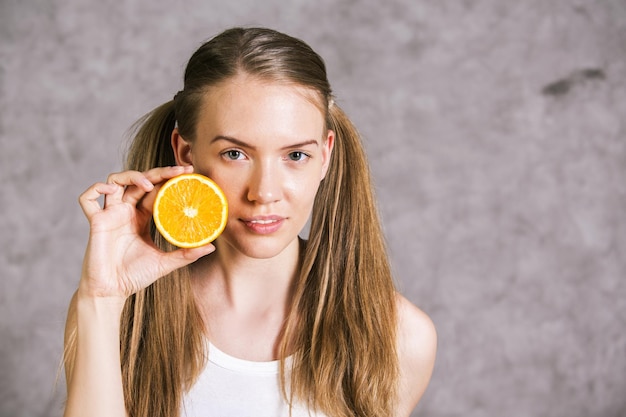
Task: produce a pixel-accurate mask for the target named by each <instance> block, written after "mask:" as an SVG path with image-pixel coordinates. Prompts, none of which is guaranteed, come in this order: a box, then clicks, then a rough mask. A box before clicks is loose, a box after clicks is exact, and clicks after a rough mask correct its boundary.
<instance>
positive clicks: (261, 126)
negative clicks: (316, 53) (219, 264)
mask: <svg viewBox="0 0 626 417" xmlns="http://www.w3.org/2000/svg"><path fill="white" fill-rule="evenodd" d="M313 97H314V96H313V94H312V93H311V92H310V91H309V90H306V89H303V88H301V87H297V86H293V85H286V84H280V83H271V82H264V81H261V80H258V79H256V78H253V77H248V76H236V77H234V78H232V79H230V80H227V81H226V82H224V83H221V84H219V85H218V86H216V87H213V88H211V89H210V90H209V91H208V92H207V93H206V96H205V97H204V102H203V106H202V108H201V110H200V115H199V120H198V126H197V129H196V138H195V139H194V141H193V142H192V143H187V142H185V141H184V140H182V138H178V140H177V139H176V132H174V135H173V144H174V148H175V152H176V154H177V159H178V163H179V164H192V165H193V167H194V171H195V172H198V173H200V174H204V175H206V176H208V177H209V178H211V179H213V180H214V181H215V182H216V183H217V184H218V185H219V186H220V187H221V188H222V189H223V190H224V193H225V194H226V197H227V199H228V203H229V218H228V224H227V225H226V229H225V230H224V232H223V233H222V235H221V236H220V238H218V241H217V245H218V249H219V247H220V246H221V245H224V244H226V245H229V246H231V247H232V248H233V249H235V250H236V251H238V252H241V253H243V254H245V255H247V256H250V257H254V258H270V257H272V256H275V255H277V254H279V253H280V252H281V251H282V250H283V249H285V248H286V247H287V246H288V245H290V244H297V237H298V234H299V233H300V231H301V230H302V229H303V228H304V226H305V224H306V221H307V219H308V217H309V214H310V212H311V209H312V206H313V200H314V197H315V194H316V192H317V189H318V187H319V185H320V181H321V180H322V179H323V178H324V176H325V174H326V170H327V168H328V163H329V160H330V155H331V151H332V147H333V141H334V133H333V132H332V131H328V130H327V129H326V125H325V118H324V114H323V113H322V111H321V110H320V108H319V107H318V106H316V105H315V104H314V102H313V101H312V99H313Z"/></svg>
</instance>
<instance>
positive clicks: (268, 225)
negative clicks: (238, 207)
mask: <svg viewBox="0 0 626 417" xmlns="http://www.w3.org/2000/svg"><path fill="white" fill-rule="evenodd" d="M240 220H241V221H242V222H243V224H244V225H246V227H247V228H248V229H249V230H250V231H252V232H254V233H257V234H260V235H267V234H271V233H274V232H276V231H278V230H279V229H280V227H281V226H282V225H283V223H284V222H285V217H282V216H277V215H271V216H255V217H251V218H247V219H240Z"/></svg>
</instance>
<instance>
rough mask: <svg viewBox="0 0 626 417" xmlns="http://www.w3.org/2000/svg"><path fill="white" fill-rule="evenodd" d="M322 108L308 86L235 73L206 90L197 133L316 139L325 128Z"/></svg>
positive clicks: (241, 137) (200, 134)
mask: <svg viewBox="0 0 626 417" xmlns="http://www.w3.org/2000/svg"><path fill="white" fill-rule="evenodd" d="M323 108H324V106H323V104H322V100H321V98H320V96H319V94H318V93H317V92H315V91H314V90H312V89H310V88H305V87H302V86H299V85H295V84H291V83H285V82H276V81H266V80H261V79H259V78H257V77H251V76H247V75H237V76H235V77H232V78H229V79H227V80H225V81H223V82H222V83H220V84H218V85H216V86H213V87H210V88H209V89H207V90H206V92H205V94H204V97H203V99H202V106H201V109H200V114H199V119H198V126H197V133H198V135H199V136H200V137H202V136H206V135H229V136H233V137H239V138H240V139H246V140H250V139H252V138H254V137H258V136H264V135H270V136H274V137H276V138H293V137H294V136H295V137H297V138H298V139H302V138H305V137H306V138H307V139H311V138H315V139H317V138H318V137H320V136H321V135H322V134H323V133H324V132H325V129H326V126H325V111H324V110H323Z"/></svg>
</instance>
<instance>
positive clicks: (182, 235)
mask: <svg viewBox="0 0 626 417" xmlns="http://www.w3.org/2000/svg"><path fill="white" fill-rule="evenodd" d="M152 217H153V218H154V224H155V225H156V228H157V229H158V231H159V232H160V233H161V235H162V236H163V237H164V238H165V240H167V241H168V242H170V243H171V244H172V245H176V246H178V247H180V248H195V247H198V246H202V245H206V244H208V243H210V242H212V241H214V240H215V239H216V238H217V237H218V236H219V235H220V234H221V233H222V231H223V230H224V227H226V219H227V217H228V203H227V202H226V196H225V195H224V192H223V191H222V190H221V189H220V188H219V187H218V185H217V184H216V183H215V182H213V181H212V180H210V179H209V178H207V177H205V176H204V175H200V174H183V175H179V176H177V177H174V178H171V179H170V180H168V181H167V182H166V183H165V184H163V186H162V187H161V189H160V190H159V191H158V193H157V196H156V200H155V201H154V211H153V214H152Z"/></svg>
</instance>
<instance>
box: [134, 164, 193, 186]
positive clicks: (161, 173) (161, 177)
mask: <svg viewBox="0 0 626 417" xmlns="http://www.w3.org/2000/svg"><path fill="white" fill-rule="evenodd" d="M191 172H193V167H192V166H191V165H188V166H180V165H176V166H171V167H161V168H153V169H151V170H149V171H146V172H145V173H144V174H145V176H146V178H147V179H148V180H150V182H151V183H152V184H160V183H162V182H164V181H166V180H169V179H170V178H174V177H176V176H178V175H181V174H188V173H191Z"/></svg>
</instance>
